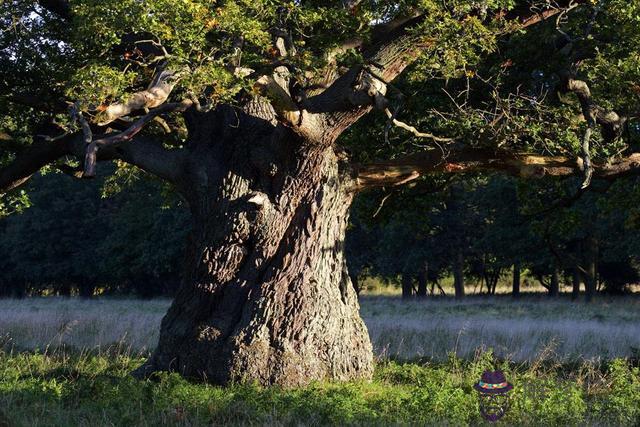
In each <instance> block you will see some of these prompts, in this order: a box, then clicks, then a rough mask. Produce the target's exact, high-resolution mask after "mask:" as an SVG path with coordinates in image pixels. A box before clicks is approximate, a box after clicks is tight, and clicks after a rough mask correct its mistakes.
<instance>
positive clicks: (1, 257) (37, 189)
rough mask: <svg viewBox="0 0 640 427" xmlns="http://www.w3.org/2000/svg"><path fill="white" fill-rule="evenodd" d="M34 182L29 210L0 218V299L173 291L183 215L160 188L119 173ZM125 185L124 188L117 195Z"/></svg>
mask: <svg viewBox="0 0 640 427" xmlns="http://www.w3.org/2000/svg"><path fill="white" fill-rule="evenodd" d="M112 172H113V168H111V170H105V171H103V175H102V176H100V177H98V178H96V179H95V180H92V181H79V180H74V179H71V178H69V177H68V176H65V175H62V174H59V173H50V174H48V175H47V176H46V177H37V178H34V182H33V184H31V186H32V187H33V192H30V194H29V204H30V205H31V207H30V208H27V209H23V210H22V212H21V213H14V214H12V215H8V216H6V217H4V218H2V219H0V236H1V238H0V295H2V296H15V297H20V296H24V295H27V294H28V295H36V294H51V293H53V294H59V295H69V294H71V293H73V294H79V295H81V296H90V295H93V294H94V293H96V292H97V291H99V292H106V293H135V294H137V295H139V296H143V297H150V296H154V295H161V294H171V293H172V292H173V291H174V290H175V289H176V287H177V285H178V283H179V280H180V273H181V267H182V251H183V247H184V241H185V237H186V234H187V232H188V230H189V227H190V225H189V224H190V220H189V215H188V211H187V210H186V209H185V207H184V206H183V205H182V203H181V202H180V201H179V200H176V199H175V198H174V197H173V196H172V194H171V193H169V192H166V191H164V188H163V187H161V184H160V183H159V182H156V181H151V180H147V179H137V178H136V177H135V175H134V174H132V175H131V176H130V177H127V176H122V175H123V174H126V173H127V172H126V171H125V172H123V173H120V174H119V175H117V177H116V179H115V180H112V181H106V180H105V178H104V176H108V174H109V173H112ZM120 186H126V187H127V191H118V190H119V188H120Z"/></svg>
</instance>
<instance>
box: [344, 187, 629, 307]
mask: <svg viewBox="0 0 640 427" xmlns="http://www.w3.org/2000/svg"><path fill="white" fill-rule="evenodd" d="M636 183H637V180H636V179H635V178H632V179H625V180H620V181H617V182H614V183H603V182H597V183H594V184H593V186H592V188H591V189H590V190H589V191H586V192H582V191H579V190H578V188H579V187H580V181H579V179H577V178H576V179H566V180H564V181H553V180H538V181H535V180H533V181H520V180H516V179H513V178H509V177H504V176H492V177H476V178H473V179H467V180H465V182H461V181H459V182H429V181H423V182H420V183H418V184H416V185H415V186H414V188H410V189H405V190H401V191H398V190H394V192H393V193H390V194H388V193H384V192H383V193H381V194H377V195H373V194H372V195H370V196H369V197H362V198H360V199H359V200H358V206H357V207H356V209H354V214H353V215H352V218H351V221H352V227H351V230H350V234H349V236H348V239H347V249H348V255H349V256H348V260H349V264H350V271H351V274H352V277H353V279H354V282H356V283H361V279H362V278H363V277H366V276H377V277H381V278H386V279H387V280H389V281H391V282H394V283H396V284H398V285H400V286H401V287H402V293H403V296H405V297H411V296H412V295H418V296H420V295H422V296H424V295H427V294H440V293H442V292H443V291H442V290H441V287H440V284H441V281H442V280H443V279H444V278H446V277H453V282H454V292H455V295H456V296H458V297H462V296H464V289H465V287H464V285H465V282H466V284H467V285H469V284H470V283H473V284H474V286H476V287H477V289H478V290H479V291H480V292H483V293H489V294H492V293H495V291H496V286H497V284H498V280H500V279H503V280H504V279H505V278H506V277H505V276H508V279H509V280H510V281H512V285H513V289H512V292H513V293H514V294H516V295H517V294H519V293H520V290H521V283H522V282H523V280H524V277H525V273H526V280H528V281H530V282H531V281H537V282H539V283H540V284H541V285H542V286H544V287H545V288H546V289H547V290H548V292H549V294H550V295H557V294H558V293H559V291H560V288H561V286H562V285H567V286H570V287H572V290H573V293H574V296H576V297H577V296H578V292H580V291H586V296H587V298H591V297H593V295H594V294H595V292H597V291H600V290H601V291H605V292H611V293H622V292H625V291H628V290H629V285H630V284H634V283H637V282H638V279H639V277H638V268H637V264H638V256H639V255H640V245H639V244H638V242H639V239H638V237H639V234H638V232H639V228H638V225H639V219H640V217H639V216H638V214H639V212H640V211H639V210H638V203H637V201H638V200H639V199H638V190H637V186H636ZM478 285H479V286H478Z"/></svg>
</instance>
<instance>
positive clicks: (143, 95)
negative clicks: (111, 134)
mask: <svg viewBox="0 0 640 427" xmlns="http://www.w3.org/2000/svg"><path fill="white" fill-rule="evenodd" d="M181 75H182V72H181V71H173V70H161V71H159V72H158V73H157V74H156V76H155V78H154V79H153V81H152V82H151V84H150V85H149V87H148V88H147V89H145V90H143V91H140V92H136V93H134V94H133V95H131V97H129V99H128V100H127V101H126V102H122V103H115V104H111V105H109V106H108V107H107V108H106V109H105V110H104V111H101V112H100V113H99V115H98V125H99V126H105V125H108V124H109V123H111V122H113V121H114V120H116V119H118V118H120V117H124V116H127V115H129V114H131V113H132V112H134V111H136V110H142V109H144V108H148V109H151V108H156V107H158V106H160V105H162V104H164V103H165V102H166V101H167V99H168V98H169V95H170V94H171V91H172V90H173V88H174V86H175V85H176V83H177V82H178V80H179V79H180V77H181Z"/></svg>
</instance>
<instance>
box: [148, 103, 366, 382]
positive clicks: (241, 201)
mask: <svg viewBox="0 0 640 427" xmlns="http://www.w3.org/2000/svg"><path fill="white" fill-rule="evenodd" d="M257 115H258V117H256V116H253V115H248V114H241V113H238V112H237V111H231V110H230V109H228V110H222V111H217V112H215V113H212V114H209V115H207V116H204V117H200V118H198V119H197V120H198V122H197V123H195V124H194V126H196V127H198V128H201V129H200V130H196V131H195V132H193V133H194V135H196V136H195V137H197V138H200V139H201V141H198V144H194V145H199V146H200V150H201V153H199V156H198V157H199V162H198V165H199V166H200V165H202V164H206V162H205V161H204V160H206V159H207V158H209V157H211V158H212V159H213V158H215V159H216V163H211V165H210V166H207V167H200V169H197V167H198V166H197V167H196V169H195V170H194V173H193V177H194V180H193V182H190V183H189V185H190V186H193V189H192V190H191V192H190V193H188V194H189V195H190V196H189V197H190V200H189V202H190V205H191V208H192V212H193V217H194V223H195V226H194V230H193V232H192V235H191V237H190V242H189V249H188V254H187V272H186V278H185V281H184V284H183V285H182V287H181V289H180V290H179V292H178V295H177V296H176V298H175V300H174V302H173V304H172V306H171V308H170V309H169V312H168V313H167V315H166V316H165V318H164V319H163V321H162V327H161V333H160V340H159V344H158V348H157V349H156V351H155V353H154V354H153V356H152V357H151V359H150V360H149V361H148V362H147V363H146V364H145V365H144V366H143V367H141V368H140V369H139V370H138V371H137V372H138V373H139V374H148V373H150V372H153V371H155V370H175V371H178V372H180V373H182V374H184V375H186V376H190V377H199V378H206V379H207V380H210V381H213V382H216V383H227V382H232V381H257V382H259V383H261V384H265V385H266V384H278V385H282V386H297V385H302V384H306V383H308V382H310V381H313V380H321V379H329V378H331V379H340V380H347V379H357V378H369V377H370V376H371V374H372V369H373V368H372V366H373V357H372V350H371V343H370V341H369V336H368V333H367V329H366V327H365V325H364V323H363V321H362V320H361V318H360V315H359V310H358V309H359V307H358V301H357V296H356V294H355V291H354V289H353V286H352V285H351V281H350V278H349V275H348V273H347V270H346V263H345V259H344V254H343V246H344V237H345V229H346V225H347V216H348V210H349V207H350V205H351V201H352V197H353V182H352V181H353V178H352V177H351V175H350V172H349V169H348V168H346V167H344V168H343V167H341V163H340V162H339V159H338V157H337V155H336V153H334V148H333V147H332V146H331V145H330V144H329V145H326V144H322V143H317V142H311V141H307V140H305V139H304V138H301V137H299V136H298V135H296V134H295V133H294V132H293V131H291V130H290V129H288V128H286V127H283V126H282V125H277V124H275V122H272V121H270V120H269V117H268V114H267V117H259V116H260V114H257ZM232 118H233V119H234V120H237V123H239V125H238V127H237V128H235V129H234V128H233V127H230V126H216V128H217V129H226V131H225V132H224V133H223V134H215V133H214V134H210V133H207V132H208V131H207V129H208V128H209V126H208V125H207V123H208V122H210V121H212V120H213V121H220V120H223V121H228V122H229V123H232V122H231V121H230V120H231V119H232ZM219 159H224V162H222V163H221V162H220V161H219ZM214 164H215V165H217V166H213V165H214Z"/></svg>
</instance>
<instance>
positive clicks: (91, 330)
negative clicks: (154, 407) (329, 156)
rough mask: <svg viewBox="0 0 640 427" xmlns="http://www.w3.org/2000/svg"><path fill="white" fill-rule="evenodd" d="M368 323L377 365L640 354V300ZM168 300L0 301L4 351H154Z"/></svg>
mask: <svg viewBox="0 0 640 427" xmlns="http://www.w3.org/2000/svg"><path fill="white" fill-rule="evenodd" d="M360 302H361V312H362V316H363V318H364V320H365V322H366V324H367V326H368V328H369V333H370V335H371V338H372V341H373V344H374V350H375V353H376V355H377V356H378V357H379V358H389V357H391V358H399V359H407V360H411V359H417V358H427V359H432V360H444V359H446V358H447V357H448V355H449V354H450V353H451V352H455V353H456V354H457V355H458V356H460V357H463V358H468V359H470V358H472V357H473V355H474V354H475V352H476V350H477V349H487V348H492V349H493V350H494V353H495V354H496V356H499V357H501V358H506V359H509V360H513V361H517V362H520V361H522V362H531V361H532V360H535V359H537V358H538V357H539V356H540V354H541V353H542V352H543V351H546V352H548V353H549V352H550V353H552V354H551V356H552V358H553V359H555V360H557V361H567V360H574V359H586V360H591V361H597V360H599V359H609V358H614V357H628V356H632V355H634V354H637V353H634V349H640V299H638V298H635V297H625V298H610V299H605V298H600V300H599V301H597V302H596V303H594V304H590V305H586V304H583V303H574V302H571V301H569V300H566V299H561V300H556V301H549V299H548V298H546V297H526V298H523V299H522V300H520V301H513V300H511V299H510V298H506V297H492V298H486V297H471V298H468V299H467V300H465V301H455V300H452V299H447V298H438V299H426V300H416V301H411V302H405V301H402V300H401V299H399V298H397V297H389V296H376V297H373V296H365V297H362V298H361V301H360ZM168 306H169V300H167V299H154V300H148V301H143V300H135V299H114V298H98V299H93V300H82V299H74V298H57V297H56V298H31V299H23V300H0V346H2V347H4V348H9V347H10V348H14V349H17V350H30V349H40V350H42V349H45V348H50V347H54V348H55V347H60V346H70V347H75V348H78V349H85V350H86V349H89V350H91V349H99V348H107V347H110V346H112V345H114V344H117V345H119V346H126V347H128V348H130V349H131V350H132V351H133V352H135V353H142V354H145V353H147V352H148V351H150V350H151V349H152V348H153V347H154V346H155V344H156V342H157V339H158V330H159V325H160V320H161V319H162V316H163V314H164V312H165V311H166V309H167V308H168Z"/></svg>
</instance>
